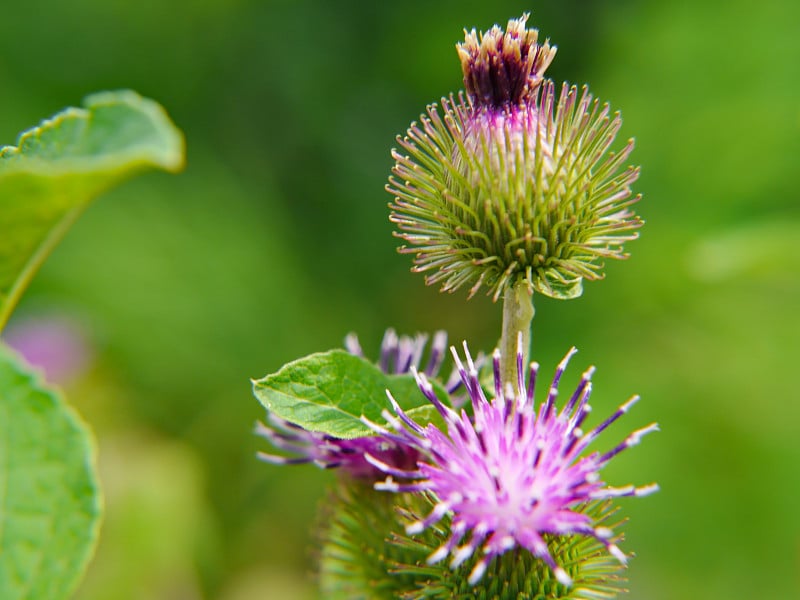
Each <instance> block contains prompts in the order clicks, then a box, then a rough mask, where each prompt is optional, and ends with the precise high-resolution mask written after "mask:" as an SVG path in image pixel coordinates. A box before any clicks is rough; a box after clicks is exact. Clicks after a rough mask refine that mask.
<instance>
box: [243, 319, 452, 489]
mask: <svg viewBox="0 0 800 600" xmlns="http://www.w3.org/2000/svg"><path fill="white" fill-rule="evenodd" d="M427 342H428V336H427V335H424V334H418V335H416V336H414V337H410V336H405V335H403V336H398V335H397V333H395V331H394V330H393V329H388V330H387V331H386V333H385V335H384V336H383V341H382V342H381V351H380V359H379V361H378V366H379V367H380V369H381V370H382V371H383V372H384V373H388V374H403V373H409V372H410V371H412V370H413V371H414V372H415V373H416V372H418V370H419V369H420V368H421V363H422V356H423V354H424V352H425V348H426V346H427ZM345 346H346V348H347V351H348V352H350V354H354V355H356V356H360V357H362V358H363V357H364V353H363V351H362V350H361V345H360V344H359V341H358V337H356V335H355V334H350V335H348V336H347V338H346V339H345ZM446 349H447V334H446V333H445V332H444V331H437V332H436V333H435V334H434V336H433V341H432V343H431V346H430V352H429V357H428V360H427V362H426V363H425V367H424V369H423V373H424V374H426V375H427V376H428V377H436V376H437V375H438V373H439V370H440V369H441V366H442V363H443V362H444V358H445V353H446ZM461 385H462V382H461V378H460V377H459V374H458V371H456V370H455V369H454V370H453V372H452V373H451V375H450V377H449V379H448V381H447V382H446V383H445V385H444V387H445V390H446V391H447V393H448V394H451V395H454V394H455V393H456V392H457V391H458V390H459V388H460V387H461ZM255 432H256V434H257V435H259V436H261V437H263V438H265V439H266V440H268V441H269V442H270V444H272V446H274V447H275V448H276V449H277V450H280V451H282V452H283V453H288V455H287V454H271V453H267V452H259V453H258V455H257V456H258V458H260V459H261V460H263V461H265V462H269V463H272V464H279V465H287V464H305V463H313V464H315V465H317V466H319V467H321V468H324V469H331V468H338V467H341V468H342V469H343V470H344V471H346V472H347V473H348V474H349V475H351V476H354V477H361V478H368V477H375V476H380V473H379V472H378V471H376V470H375V468H374V467H373V466H372V465H371V464H370V463H368V462H367V461H366V459H365V458H364V456H365V454H367V453H369V454H371V455H372V456H377V457H380V459H381V461H383V462H385V463H387V464H391V465H394V466H396V467H408V468H413V467H414V466H415V464H416V460H417V458H418V457H419V455H418V453H417V451H416V450H415V449H413V448H410V447H408V446H398V445H397V444H395V443H393V442H391V441H390V440H386V439H384V438H381V437H379V436H365V437H357V438H354V439H340V438H336V437H334V436H331V435H327V434H324V433H319V432H316V431H307V430H305V429H303V428H302V427H300V426H298V425H295V424H294V423H290V422H289V421H286V420H285V419H282V418H280V417H278V416H277V415H274V414H272V413H268V414H267V423H262V422H258V423H257V424H256V431H255Z"/></svg>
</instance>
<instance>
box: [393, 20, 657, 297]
mask: <svg viewBox="0 0 800 600" xmlns="http://www.w3.org/2000/svg"><path fill="white" fill-rule="evenodd" d="M527 19H528V15H527V14H525V15H523V16H522V17H521V18H520V19H512V20H510V21H509V22H508V26H507V29H506V31H505V32H504V31H503V30H502V29H501V28H500V27H498V26H495V27H494V28H492V29H490V30H489V31H487V32H486V33H483V34H480V35H478V34H477V33H476V32H475V30H472V31H471V32H465V34H466V39H465V41H464V42H463V43H461V44H458V45H457V49H458V54H459V57H460V59H461V66H462V70H463V72H464V85H465V88H466V97H465V96H464V94H461V93H460V94H459V95H458V96H457V97H453V96H452V95H451V96H450V97H449V98H444V99H442V102H441V106H438V105H431V106H429V107H428V109H427V112H426V114H423V115H422V116H421V117H420V122H419V123H412V125H411V127H410V128H409V129H408V132H407V134H406V136H405V137H403V138H400V137H398V139H397V143H398V145H399V149H396V150H393V151H392V156H393V158H394V159H395V161H396V164H395V166H394V168H393V170H392V173H393V175H392V176H391V177H390V178H389V185H388V186H387V190H388V191H389V192H390V193H391V194H393V195H394V196H395V199H394V202H393V203H392V204H391V205H390V206H391V208H392V213H391V216H390V219H391V221H392V222H394V223H395V224H396V225H397V228H398V229H399V232H396V235H397V236H398V237H400V238H402V239H403V240H405V241H406V242H407V244H408V246H402V247H401V248H400V252H403V253H409V254H414V255H415V259H414V263H415V266H414V269H413V270H414V271H418V272H426V273H428V275H427V276H426V282H427V283H429V284H434V283H440V284H441V285H442V290H443V291H454V290H456V289H458V288H460V287H462V286H464V285H468V286H470V288H471V289H470V295H473V294H474V293H476V292H477V291H478V290H479V289H480V288H481V287H482V286H486V287H487V288H488V290H489V293H490V294H492V295H493V297H494V299H495V300H496V299H497V298H498V297H499V296H500V295H501V294H502V292H503V290H504V289H505V287H506V286H507V285H509V284H511V285H513V284H514V283H516V282H517V281H518V280H520V279H522V280H524V281H525V282H526V283H527V284H528V286H529V287H530V289H532V290H536V291H538V292H541V293H543V294H546V295H548V296H552V297H558V298H573V297H576V296H578V295H580V293H581V291H582V280H583V279H584V278H585V279H587V280H594V279H599V278H601V277H602V276H603V275H602V268H603V264H602V261H603V260H604V259H606V258H618V259H619V258H625V257H626V254H625V253H624V251H623V244H624V242H625V241H628V240H632V239H635V238H636V237H637V236H636V233H635V231H634V230H635V229H637V228H638V227H640V226H641V224H642V221H641V219H640V218H639V217H638V216H636V215H635V214H634V213H633V212H632V211H631V208H630V207H631V205H632V204H634V203H635V202H636V201H638V200H639V197H638V196H637V197H634V196H633V195H632V192H631V187H630V186H631V184H632V183H633V182H634V181H635V180H636V179H637V178H638V176H639V169H638V168H636V167H630V166H629V167H624V165H625V163H626V161H627V158H628V155H629V154H630V152H631V151H632V149H633V140H630V141H628V143H627V144H626V145H625V146H624V147H623V148H622V149H621V150H620V151H619V152H611V151H610V147H611V145H612V144H613V142H614V138H615V136H616V134H617V132H618V131H619V129H620V126H621V124H622V121H621V118H620V115H619V113H615V114H613V115H611V113H610V109H609V107H608V105H607V104H606V105H602V106H601V105H600V103H599V102H598V100H596V99H594V98H593V97H592V95H591V94H590V93H589V92H588V90H587V89H586V88H585V87H584V88H583V90H582V91H581V92H580V93H579V92H578V90H577V88H576V87H575V86H572V87H570V86H568V85H566V84H564V85H563V87H562V88H561V91H560V93H557V92H556V86H555V84H554V83H553V82H552V81H550V80H546V79H544V71H545V69H546V68H547V66H548V65H549V64H550V62H551V61H552V60H553V57H554V55H555V52H556V48H555V47H554V46H550V44H549V42H548V41H545V42H544V44H539V42H538V31H537V30H536V29H526V27H525V24H526V22H527Z"/></svg>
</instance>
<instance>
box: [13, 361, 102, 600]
mask: <svg viewBox="0 0 800 600" xmlns="http://www.w3.org/2000/svg"><path fill="white" fill-rule="evenodd" d="M94 454H95V450H94V446H93V443H92V439H91V436H90V434H89V431H88V429H87V427H86V425H84V423H83V422H82V421H81V419H80V417H79V416H78V415H77V414H76V413H75V412H74V411H73V410H72V409H71V408H70V407H69V406H68V405H67V404H65V403H64V401H63V400H62V399H61V397H60V396H59V395H58V394H57V393H56V392H54V391H53V390H50V389H47V388H45V387H44V386H43V385H42V382H41V380H40V378H39V376H38V375H35V374H33V373H32V372H31V371H30V370H28V368H27V367H24V366H23V365H22V364H21V362H20V361H19V360H18V359H17V358H16V357H15V356H13V355H12V353H11V352H10V351H9V350H8V349H6V348H4V347H2V346H0V598H3V600H16V599H20V600H22V599H29V598H42V599H47V600H58V599H61V598H68V597H69V596H70V595H71V593H72V591H73V590H74V589H75V587H76V585H77V583H78V581H79V580H80V577H81V575H82V573H83V571H84V569H85V567H86V563H87V562H88V560H89V557H90V556H91V553H92V550H93V548H94V545H95V541H96V537H97V531H98V525H99V516H100V512H101V508H100V504H101V499H100V493H99V491H98V483H97V475H96V473H95V466H94Z"/></svg>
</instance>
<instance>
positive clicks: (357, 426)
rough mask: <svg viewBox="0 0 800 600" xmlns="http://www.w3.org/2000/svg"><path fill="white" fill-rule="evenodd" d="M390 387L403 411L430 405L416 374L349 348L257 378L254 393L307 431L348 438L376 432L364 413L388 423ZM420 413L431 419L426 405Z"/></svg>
mask: <svg viewBox="0 0 800 600" xmlns="http://www.w3.org/2000/svg"><path fill="white" fill-rule="evenodd" d="M434 385H435V384H434ZM435 389H436V395H437V396H438V397H439V398H440V399H442V400H445V399H446V398H447V393H446V392H445V391H444V390H443V389H442V388H441V387H440V386H436V385H435ZM386 390H389V391H390V392H391V393H392V396H393V397H394V399H395V400H396V401H397V403H398V404H399V405H400V406H401V407H402V408H403V409H404V410H411V409H414V408H417V407H423V406H427V405H428V400H427V399H426V398H425V396H424V395H423V394H422V392H420V390H419V388H418V387H417V383H416V381H415V380H414V377H413V376H412V375H387V374H386V373H384V372H383V371H381V370H380V369H379V368H378V367H377V366H375V365H374V364H372V363H370V362H368V361H366V360H364V359H363V358H360V357H358V356H353V355H352V354H348V353H347V352H345V351H344V350H330V351H329V352H320V353H317V354H311V355H309V356H306V357H305V358H301V359H299V360H296V361H294V362H291V363H289V364H287V365H285V366H284V367H283V368H282V369H281V370H279V371H278V372H277V373H274V374H272V375H268V376H266V377H264V378H263V379H259V380H256V381H253V393H254V394H255V395H256V398H258V399H259V401H260V402H261V404H263V405H264V407H265V408H266V409H267V410H269V411H271V412H273V413H275V414H276V415H278V416H279V417H281V418H282V419H286V420H287V421H289V422H290V423H294V424H295V425H299V426H301V427H303V428H304V429H307V430H308V431H318V432H320V433H327V434H329V435H333V436H335V437H338V438H343V439H352V438H355V437H360V436H366V435H371V434H372V430H371V429H369V428H368V427H367V426H366V425H364V423H362V422H361V419H360V417H361V416H362V415H364V416H365V417H367V418H368V419H370V420H372V421H376V422H383V417H381V411H383V410H384V409H387V410H390V411H391V405H390V403H389V400H388V398H387V397H386ZM414 414H415V413H412V416H414ZM418 416H420V417H421V419H420V420H421V421H425V422H428V421H431V420H432V416H431V415H430V414H428V412H427V409H426V410H425V411H423V412H421V413H419V415H418Z"/></svg>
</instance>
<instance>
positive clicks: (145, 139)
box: [0, 91, 184, 328]
mask: <svg viewBox="0 0 800 600" xmlns="http://www.w3.org/2000/svg"><path fill="white" fill-rule="evenodd" d="M183 160H184V159H183V136H182V134H181V133H180V131H179V130H178V129H177V128H176V127H175V126H174V125H173V124H172V122H171V121H170V120H169V117H168V116H167V115H166V113H165V112H164V110H163V109H162V108H161V107H160V106H159V105H158V104H156V103H155V102H153V101H152V100H147V99H145V98H142V97H141V96H139V95H138V94H136V93H134V92H130V91H121V92H103V93H99V94H94V95H92V96H89V97H88V98H86V100H85V101H84V108H68V109H66V110H64V111H62V112H60V113H58V114H57V115H55V116H54V117H53V118H51V119H49V120H46V121H44V122H42V124H41V125H39V126H38V127H35V128H33V129H30V130H28V131H26V132H24V133H23V134H22V135H20V137H19V140H18V144H17V146H16V147H14V146H6V147H3V148H0V328H1V327H2V326H3V325H4V324H5V322H6V321H7V320H8V317H9V315H10V313H11V311H12V310H13V308H14V305H15V304H16V302H17V301H18V300H19V297H20V295H21V294H22V292H23V291H24V289H25V287H26V286H27V284H28V283H29V282H30V280H31V278H32V277H33V275H34V274H35V272H36V270H37V269H38V268H39V266H40V265H41V264H42V262H43V261H44V259H45V258H46V257H47V255H48V254H49V253H50V251H51V250H52V249H53V247H54V246H55V245H56V244H57V243H58V242H59V240H60V239H61V238H62V236H63V235H64V233H65V232H66V231H67V229H69V227H70V226H71V225H72V223H73V222H74V221H75V219H76V218H77V217H78V215H80V213H81V211H82V210H83V209H84V208H85V207H86V206H87V204H88V203H89V201H90V200H91V199H92V198H94V197H95V196H97V195H98V194H100V193H101V192H103V191H105V190H106V189H108V188H109V187H111V186H112V185H113V184H115V183H117V182H119V181H120V180H122V179H124V178H126V177H129V176H130V175H132V174H133V173H135V172H138V171H141V170H143V169H146V168H151V167H155V168H160V169H165V170H169V171H176V170H178V169H180V168H181V167H182V166H183Z"/></svg>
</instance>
